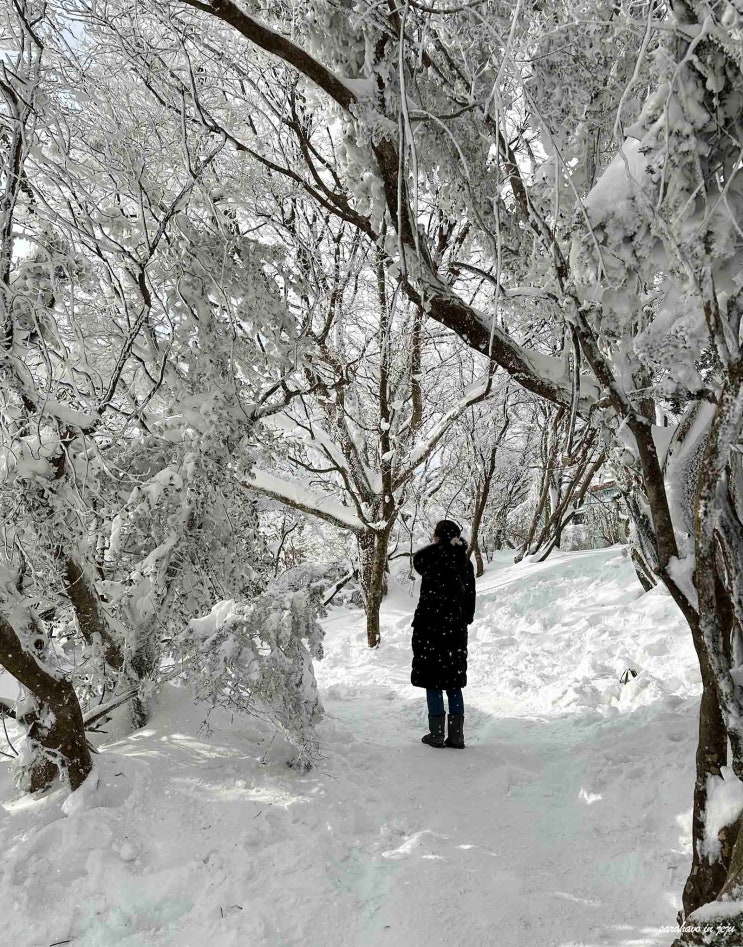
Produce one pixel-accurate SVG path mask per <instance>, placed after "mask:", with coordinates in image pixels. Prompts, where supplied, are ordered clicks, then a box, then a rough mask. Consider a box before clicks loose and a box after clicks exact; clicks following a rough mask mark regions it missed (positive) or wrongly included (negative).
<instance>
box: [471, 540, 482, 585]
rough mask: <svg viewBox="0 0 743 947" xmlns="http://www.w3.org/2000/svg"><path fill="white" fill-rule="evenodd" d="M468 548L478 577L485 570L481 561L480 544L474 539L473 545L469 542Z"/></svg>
mask: <svg viewBox="0 0 743 947" xmlns="http://www.w3.org/2000/svg"><path fill="white" fill-rule="evenodd" d="M470 550H471V551H472V554H473V555H474V557H475V566H476V568H475V575H476V576H477V578H478V579H479V578H480V576H481V575H482V574H483V573H484V572H485V563H484V562H483V561H482V553H481V552H480V544H479V542H477V540H475V542H474V545H473V544H472V543H470Z"/></svg>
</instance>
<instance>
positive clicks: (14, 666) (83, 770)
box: [0, 614, 93, 792]
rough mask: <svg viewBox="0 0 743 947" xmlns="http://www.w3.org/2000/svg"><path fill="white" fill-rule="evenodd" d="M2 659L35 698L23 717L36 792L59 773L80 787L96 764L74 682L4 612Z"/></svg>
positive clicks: (0, 620) (0, 625) (0, 636)
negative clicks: (49, 663)
mask: <svg viewBox="0 0 743 947" xmlns="http://www.w3.org/2000/svg"><path fill="white" fill-rule="evenodd" d="M30 647H34V645H33V644H32V645H31V646H30ZM0 663H1V664H2V666H3V667H4V668H5V669H6V670H7V671H8V672H9V673H10V674H12V675H13V677H14V678H15V679H16V680H17V681H18V682H19V683H20V684H21V685H22V686H23V687H25V688H26V690H28V691H29V693H30V694H31V695H32V696H33V698H34V701H35V706H34V707H33V708H32V709H30V710H29V711H28V712H27V713H25V714H24V715H23V716H22V717H19V718H18V720H19V722H20V723H22V724H23V725H24V726H25V727H26V734H27V738H28V741H29V746H30V749H31V752H32V760H31V765H30V767H29V771H28V773H29V782H30V786H29V788H30V789H31V792H38V791H39V790H42V789H46V788H47V786H49V785H50V784H51V783H52V782H53V780H54V778H55V777H56V776H57V774H59V775H60V776H66V777H67V778H68V779H69V782H70V786H71V787H72V789H77V788H78V787H79V786H80V785H81V784H82V783H83V781H84V780H85V778H86V777H87V776H88V774H89V773H90V771H91V769H92V768H93V763H92V760H91V757H90V750H89V748H88V743H87V740H86V738H85V727H84V724H83V715H82V711H81V709H80V703H79V701H78V699H77V695H76V694H75V689H74V688H73V686H72V683H71V681H69V680H66V679H65V678H62V677H60V676H59V675H57V674H54V673H52V672H51V671H50V670H49V669H48V668H47V667H45V665H44V664H43V662H42V661H41V659H40V658H38V657H37V656H36V655H35V654H33V653H32V651H31V650H29V646H27V645H24V642H23V640H22V638H21V636H20V635H19V634H18V633H17V632H16V630H15V628H13V626H12V625H11V624H10V622H9V621H8V620H7V619H6V618H5V616H3V615H1V614H0Z"/></svg>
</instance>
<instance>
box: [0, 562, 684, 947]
mask: <svg viewBox="0 0 743 947" xmlns="http://www.w3.org/2000/svg"><path fill="white" fill-rule="evenodd" d="M411 591H412V592H413V596H412V597H411V595H410V594H409V593H410V592H411ZM640 591H641V590H640V587H639V584H637V581H636V579H635V578H634V575H633V572H632V567H631V565H630V564H629V562H628V560H627V557H626V555H625V554H624V552H623V550H621V549H611V550H602V551H596V552H589V553H571V554H560V555H557V556H554V557H552V558H550V559H549V560H548V561H547V562H546V563H543V564H529V563H527V564H521V565H519V566H513V565H512V564H510V563H509V562H508V560H506V558H505V557H503V558H502V559H501V561H499V562H498V563H495V564H493V565H492V566H491V567H490V569H489V571H488V573H486V576H485V577H484V578H483V579H482V580H480V581H479V584H478V611H477V617H476V621H475V623H474V624H473V625H472V626H471V629H470V649H469V650H470V672H469V685H468V687H467V688H466V690H465V692H464V694H465V713H466V718H465V739H466V740H467V744H468V746H467V749H466V750H463V751H458V750H450V749H444V750H435V749H431V748H429V747H426V746H424V745H423V744H421V743H420V736H421V735H422V733H424V732H425V721H426V716H425V714H426V710H425V695H424V692H423V691H421V690H419V689H416V688H413V687H411V685H410V683H409V674H410V618H411V614H412V611H413V608H414V605H415V597H414V595H415V589H410V590H405V589H403V588H402V587H401V586H399V585H395V586H393V589H392V593H391V595H390V597H389V599H388V601H387V602H386V604H385V609H384V614H383V624H382V633H383V639H382V642H383V643H382V646H381V648H379V649H378V650H376V651H373V652H372V651H369V650H368V649H367V648H366V647H365V643H364V631H363V616H362V615H361V613H360V612H358V611H352V612H347V611H342V610H334V611H333V612H331V614H330V615H329V616H328V618H327V620H326V622H325V624H326V629H327V639H326V652H327V653H326V658H325V660H324V661H323V662H321V663H319V664H318V665H317V668H316V671H317V675H318V681H319V683H320V687H321V695H322V699H323V703H324V705H325V708H326V718H325V720H324V721H323V723H322V724H321V727H320V735H321V739H322V741H323V744H322V752H323V757H322V759H321V760H320V762H319V764H318V766H317V768H316V769H315V770H314V771H312V772H311V773H310V774H308V775H306V776H300V775H298V774H297V773H295V772H293V771H291V770H289V769H288V768H287V767H286V766H285V765H284V762H285V760H286V759H287V758H288V756H289V753H290V751H289V749H288V748H287V747H286V746H284V745H283V743H282V742H281V741H280V740H278V739H277V740H273V739H272V736H271V733H270V731H269V730H268V728H267V727H265V726H262V725H260V724H258V723H257V722H256V721H254V720H253V719H246V718H240V719H238V718H235V719H234V720H233V721H229V720H228V719H226V718H225V717H224V716H216V715H215V716H213V718H212V720H211V727H212V729H211V732H208V733H207V732H203V730H201V731H200V729H199V725H200V724H201V722H202V720H203V713H202V711H201V709H200V708H198V707H194V706H193V705H192V704H191V703H190V701H189V700H188V698H187V695H186V694H185V692H184V691H183V690H180V689H178V688H169V689H168V690H167V692H166V693H165V694H164V696H163V697H162V699H161V700H160V705H159V708H158V710H157V712H156V714H155V715H154V717H153V721H152V725H151V726H150V727H148V728H147V729H145V730H143V731H140V732H139V733H137V734H135V735H133V736H130V737H128V738H127V739H125V740H122V741H120V742H118V743H112V744H110V745H109V746H108V747H107V748H106V750H105V752H102V753H101V754H100V755H99V757H98V758H97V759H98V764H99V771H100V785H99V787H98V789H97V790H95V791H92V792H90V791H88V787H87V786H86V787H84V789H83V791H82V792H81V793H78V794H76V795H75V796H72V797H70V801H69V803H67V805H66V806H65V808H66V809H67V814H65V813H64V812H63V811H62V804H63V800H64V796H65V793H64V792H63V791H56V792H54V793H52V794H50V795H49V796H47V797H46V798H44V799H41V800H34V801H32V800H30V799H28V798H19V797H18V796H17V795H16V794H15V793H14V792H13V791H12V789H11V787H9V786H8V785H7V778H6V782H5V784H4V786H3V790H4V795H3V798H4V799H6V800H8V801H6V802H5V805H4V808H5V818H4V820H3V826H2V829H1V830H0V832H1V834H0V842H1V843H2V846H3V852H4V858H3V863H2V884H0V910H1V911H2V916H3V917H4V918H5V932H4V935H3V943H8V944H9V945H10V944H12V945H13V947H27V945H28V947H31V945H33V947H39V945H44V947H48V945H50V944H53V943H55V942H68V943H70V944H72V945H75V947H77V945H80V947H94V945H96V947H97V945H105V947H109V945H113V944H117V945H118V944H121V945H126V947H145V945H146V947H151V945H152V947H154V945H178V947H206V945H209V947H233V945H234V947H254V945H263V944H265V945H271V947H273V945H277V947H290V945H302V947H304V945H308V947H315V945H317V947H323V945H328V947H335V945H338V947H341V945H343V947H346V945H364V947H366V945H369V947H376V945H404V947H429V945H431V947H437V945H448V944H451V943H458V944H462V945H465V947H479V945H483V947H486V945H487V947H490V945H494V947H551V945H555V947H557V945H559V947H579V945H580V947H594V945H616V947H619V945H624V947H629V945H643V947H644V945H656V944H657V945H661V944H669V943H670V942H671V940H672V939H673V936H672V935H671V933H670V932H668V931H664V930H663V926H664V925H669V926H670V925H673V924H674V921H675V915H676V911H677V910H678V907H679V898H680V893H681V890H682V887H683V882H684V879H685V874H686V871H687V870H688V864H689V859H690V855H689V838H688V836H689V829H690V804H691V792H692V785H693V755H694V737H695V730H696V708H697V697H698V693H699V683H698V672H697V671H696V669H695V659H694V654H693V651H692V648H691V644H690V640H689V638H690V636H689V634H688V631H687V630H686V629H685V627H684V625H683V622H682V620H681V618H680V616H679V615H678V613H677V611H676V609H675V606H674V605H673V603H672V601H671V599H670V598H669V597H668V596H667V595H666V594H665V593H664V592H662V591H661V590H654V591H653V592H651V593H649V594H647V595H642V596H641V595H640ZM629 667H632V668H634V669H635V670H636V671H637V672H638V673H637V676H636V677H634V678H632V677H631V676H630V677H629V680H628V683H627V684H626V685H623V684H621V683H620V678H621V677H622V675H623V672H624V671H625V670H626V669H627V668H629Z"/></svg>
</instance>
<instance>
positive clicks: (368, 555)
mask: <svg viewBox="0 0 743 947" xmlns="http://www.w3.org/2000/svg"><path fill="white" fill-rule="evenodd" d="M390 528H391V527H390V526H388V527H387V528H386V529H384V530H381V531H378V532H371V531H370V532H368V533H363V534H361V535H360V536H359V538H358V544H359V559H360V561H361V569H360V574H361V589H362V592H363V595H364V606H365V609H366V640H367V644H368V645H369V647H370V648H376V647H378V645H379V644H380V642H381V634H380V629H379V610H380V608H381V606H382V599H383V598H384V595H385V592H386V574H385V573H386V569H387V547H388V546H389V538H390Z"/></svg>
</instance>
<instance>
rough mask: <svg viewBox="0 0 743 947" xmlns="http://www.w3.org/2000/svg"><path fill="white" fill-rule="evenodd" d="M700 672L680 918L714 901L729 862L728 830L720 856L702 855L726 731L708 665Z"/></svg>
mask: <svg viewBox="0 0 743 947" xmlns="http://www.w3.org/2000/svg"><path fill="white" fill-rule="evenodd" d="M705 664H706V667H705V670H704V671H703V673H702V685H703V690H702V699H701V701H700V704H699V739H698V743H697V755H696V779H695V782H694V815H693V822H692V839H693V855H692V863H691V872H690V873H689V877H688V878H687V880H686V885H685V886H684V893H683V898H682V901H683V905H684V911H683V913H684V916H686V915H688V914H690V913H691V912H692V911H695V910H696V909H697V908H698V907H701V906H702V905H703V904H706V903H707V902H708V901H714V899H715V898H716V897H717V895H718V894H719V893H720V890H721V888H722V886H723V884H724V882H725V877H726V875H727V867H728V864H729V862H730V854H731V848H732V839H731V838H730V830H729V828H727V827H726V828H725V829H723V830H722V832H721V833H720V844H721V857H720V859H719V860H712V859H710V857H709V855H708V854H706V853H704V851H703V845H702V842H703V840H704V837H705V823H706V818H707V785H708V780H709V778H710V777H711V776H719V775H720V770H721V768H722V767H723V766H725V765H726V764H727V755H728V740H727V730H726V728H725V724H724V722H723V719H722V714H721V712H720V704H719V700H718V698H717V687H716V686H715V680H714V677H713V675H712V670H711V668H710V667H709V663H708V662H705Z"/></svg>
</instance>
